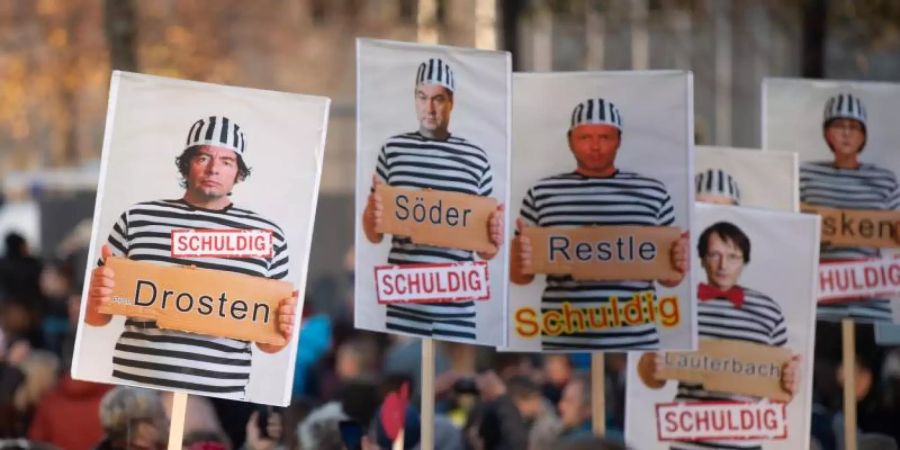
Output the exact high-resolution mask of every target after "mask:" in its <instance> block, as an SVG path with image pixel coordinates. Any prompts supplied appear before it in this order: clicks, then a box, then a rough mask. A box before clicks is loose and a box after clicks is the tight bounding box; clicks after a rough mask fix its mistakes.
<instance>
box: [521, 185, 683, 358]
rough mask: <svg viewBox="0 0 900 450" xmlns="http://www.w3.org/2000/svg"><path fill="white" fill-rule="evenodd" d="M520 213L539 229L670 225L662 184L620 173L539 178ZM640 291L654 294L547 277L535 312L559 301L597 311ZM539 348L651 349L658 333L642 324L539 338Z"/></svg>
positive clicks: (634, 285) (639, 283)
mask: <svg viewBox="0 0 900 450" xmlns="http://www.w3.org/2000/svg"><path fill="white" fill-rule="evenodd" d="M521 215H522V217H523V218H524V219H525V222H526V223H527V224H528V225H530V226H541V227H557V226H561V227H581V226H591V225H646V226H669V225H672V224H673V223H674V222H675V209H674V207H673V205H672V199H671V198H670V197H669V193H668V191H667V190H666V187H665V185H664V184H663V183H661V182H660V181H658V180H655V179H653V178H649V177H646V176H643V175H639V174H637V173H634V172H627V171H622V170H617V171H616V172H615V174H613V175H612V176H610V177H607V178H591V177H586V176H584V175H581V174H579V173H577V172H572V173H564V174H561V175H556V176H552V177H549V178H545V179H543V180H540V181H539V182H538V183H537V184H536V185H534V186H533V187H532V188H531V189H529V190H528V192H527V194H526V195H525V199H524V200H523V202H522V211H521ZM646 291H652V292H654V293H655V291H656V288H655V285H654V282H653V281H651V280H625V281H574V280H572V278H571V277H570V276H557V275H548V276H547V285H546V287H545V288H544V292H543V294H542V296H541V311H542V313H547V312H549V311H559V310H561V308H562V306H563V303H565V302H569V303H571V304H572V306H574V307H577V308H598V307H601V306H604V305H607V304H608V303H609V301H610V297H618V298H619V299H622V300H625V301H627V300H630V299H631V297H632V295H634V294H637V293H639V292H646ZM542 344H543V347H544V348H545V349H556V350H577V349H597V350H607V349H636V348H656V347H658V346H659V334H658V332H657V329H656V325H655V324H652V323H648V324H642V325H634V326H624V327H619V328H612V329H606V330H592V331H589V332H580V333H576V334H569V335H559V336H550V335H547V334H544V335H543V336H542Z"/></svg>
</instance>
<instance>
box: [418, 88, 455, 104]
mask: <svg viewBox="0 0 900 450" xmlns="http://www.w3.org/2000/svg"><path fill="white" fill-rule="evenodd" d="M420 84H422V83H416V87H415V88H413V95H414V96H415V95H416V92H418V90H419V85H420ZM440 86H441V87H442V88H444V93H446V94H447V97H449V98H450V101H451V102H452V101H453V90H452V89H450V88H448V87H447V86H444V85H440Z"/></svg>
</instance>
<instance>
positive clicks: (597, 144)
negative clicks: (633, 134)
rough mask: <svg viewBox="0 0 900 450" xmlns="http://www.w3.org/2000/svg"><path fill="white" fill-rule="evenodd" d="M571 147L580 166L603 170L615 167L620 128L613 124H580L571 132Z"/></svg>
mask: <svg viewBox="0 0 900 450" xmlns="http://www.w3.org/2000/svg"><path fill="white" fill-rule="evenodd" d="M569 148H570V149H571V150H572V153H573V154H574V155H575V160H576V161H578V167H579V168H582V169H587V170H590V171H603V170H608V169H609V168H610V167H613V164H614V163H615V162H616V152H618V150H619V130H618V129H617V128H616V127H614V126H612V125H603V124H588V125H579V126H577V127H575V128H574V129H572V132H571V133H570V134H569Z"/></svg>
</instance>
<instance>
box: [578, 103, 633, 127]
mask: <svg viewBox="0 0 900 450" xmlns="http://www.w3.org/2000/svg"><path fill="white" fill-rule="evenodd" d="M588 124H601V125H612V126H614V127H616V128H617V129H618V130H619V131H622V114H620V113H619V108H616V105H614V104H613V102H610V101H607V100H603V99H602V98H589V99H587V100H585V101H583V102H581V103H579V104H578V105H577V106H575V109H574V110H572V124H571V125H570V126H569V130H572V129H574V128H575V127H577V126H579V125H588Z"/></svg>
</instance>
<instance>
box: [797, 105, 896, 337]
mask: <svg viewBox="0 0 900 450" xmlns="http://www.w3.org/2000/svg"><path fill="white" fill-rule="evenodd" d="M867 127H868V124H867V117H866V108H865V105H863V103H862V100H861V99H860V98H859V97H857V96H854V95H853V94H849V93H840V94H837V95H835V96H833V97H831V98H829V99H828V101H827V102H826V103H825V114H824V121H823V122H822V129H823V134H824V137H825V143H826V144H827V145H828V148H830V149H831V153H832V157H833V158H832V159H831V160H828V161H815V162H807V163H803V164H801V165H800V202H801V203H806V204H809V205H814V206H825V207H829V208H838V209H871V210H881V211H892V210H897V209H900V185H898V183H897V176H896V174H894V173H893V172H892V171H890V170H888V169H885V168H883V167H879V166H876V165H874V164H870V163H864V162H861V161H860V154H861V153H862V151H863V149H864V148H865V146H866V134H867ZM880 257H881V251H880V250H879V249H878V248H875V247H852V246H834V245H828V244H825V245H823V246H822V249H821V260H822V261H823V262H824V261H831V260H847V259H867V258H880ZM818 316H819V318H821V319H826V320H828V319H831V320H837V319H840V318H843V317H852V318H854V319H856V320H861V321H867V322H874V321H892V317H891V305H890V300H889V299H887V298H872V299H865V300H861V299H852V300H848V301H846V302H834V303H827V304H821V303H820V304H819V305H818Z"/></svg>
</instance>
